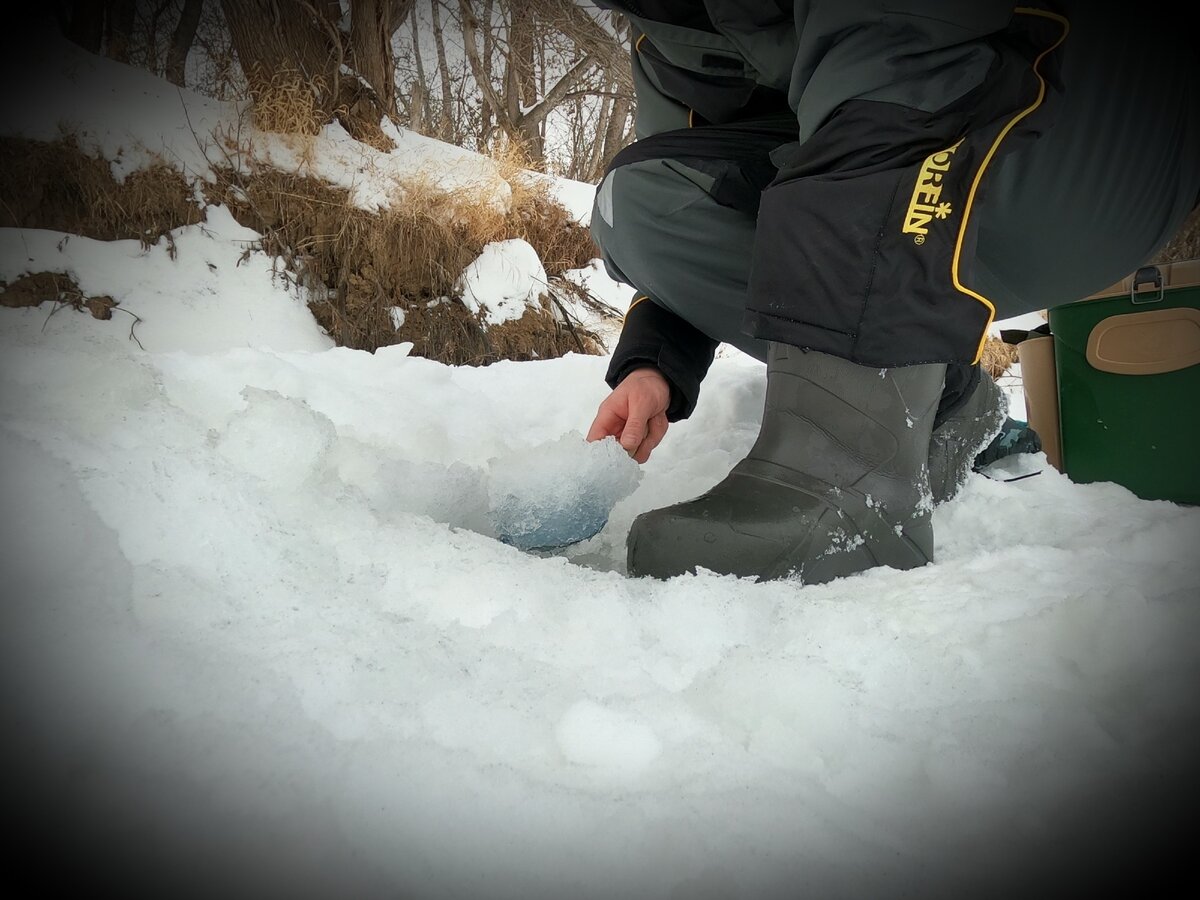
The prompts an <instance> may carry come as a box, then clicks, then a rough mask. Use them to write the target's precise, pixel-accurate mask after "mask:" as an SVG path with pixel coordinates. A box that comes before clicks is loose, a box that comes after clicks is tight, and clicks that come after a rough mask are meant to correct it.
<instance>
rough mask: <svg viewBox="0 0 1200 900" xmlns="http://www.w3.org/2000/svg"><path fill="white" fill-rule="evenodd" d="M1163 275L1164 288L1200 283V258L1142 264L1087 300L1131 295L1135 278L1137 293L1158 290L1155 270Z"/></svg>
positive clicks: (1086, 298)
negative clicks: (1149, 264)
mask: <svg viewBox="0 0 1200 900" xmlns="http://www.w3.org/2000/svg"><path fill="white" fill-rule="evenodd" d="M1155 269H1157V270H1158V272H1159V273H1160V274H1161V275H1162V285H1161V287H1163V288H1179V287H1191V286H1192V285H1196V284H1200V259H1183V260H1180V261H1179V262H1173V263H1158V264H1157V265H1152V266H1142V267H1141V268H1140V269H1138V270H1137V271H1136V272H1134V273H1133V274H1131V275H1127V276H1126V277H1125V278H1122V279H1121V280H1120V281H1118V282H1117V283H1116V284H1114V285H1112V286H1111V287H1106V288H1105V289H1104V290H1102V291H1097V292H1096V293H1094V294H1091V295H1090V296H1088V297H1085V298H1084V299H1085V300H1101V299H1103V298H1106V297H1118V296H1129V294H1130V292H1131V291H1132V290H1133V282H1134V279H1135V278H1136V279H1137V283H1138V284H1137V293H1138V294H1149V293H1152V292H1157V291H1158V290H1159V287H1160V285H1158V284H1157V283H1156V279H1155V276H1154V270H1155Z"/></svg>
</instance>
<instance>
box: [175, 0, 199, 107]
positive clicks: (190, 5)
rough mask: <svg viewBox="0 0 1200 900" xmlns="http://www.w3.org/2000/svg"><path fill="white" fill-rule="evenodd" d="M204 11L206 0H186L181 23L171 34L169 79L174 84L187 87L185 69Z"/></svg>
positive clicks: (180, 18) (180, 19)
mask: <svg viewBox="0 0 1200 900" xmlns="http://www.w3.org/2000/svg"><path fill="white" fill-rule="evenodd" d="M203 11H204V0H185V2H184V4H183V12H182V13H180V16H179V24H177V25H176V26H175V31H174V33H172V35H171V47H170V49H169V50H168V51H167V71H166V75H167V79H168V80H169V81H171V82H172V83H173V84H177V85H179V86H180V87H185V86H186V85H185V81H186V78H185V71H186V68H187V57H188V51H190V50H191V49H192V42H193V41H194V40H195V39H196V29H197V28H198V27H199V25H200V14H201V13H202V12H203Z"/></svg>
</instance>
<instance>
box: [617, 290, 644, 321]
mask: <svg viewBox="0 0 1200 900" xmlns="http://www.w3.org/2000/svg"><path fill="white" fill-rule="evenodd" d="M649 299H650V298H649V297H647V296H646V295H645V294H642V295H641V296H640V297H635V298H634V301H633V302H632V303H630V304H629V309H627V310H625V315H623V316H621V328H624V327H625V320H626V319H628V318H629V314H630V313H631V312H633V308H634V307H635V306H637V305H638V304H639V303H641V302H642V301H643V300H649Z"/></svg>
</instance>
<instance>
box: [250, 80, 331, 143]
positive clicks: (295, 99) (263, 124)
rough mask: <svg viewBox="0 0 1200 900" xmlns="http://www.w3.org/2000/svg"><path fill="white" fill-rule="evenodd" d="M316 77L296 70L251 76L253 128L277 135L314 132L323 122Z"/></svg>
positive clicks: (321, 91)
mask: <svg viewBox="0 0 1200 900" xmlns="http://www.w3.org/2000/svg"><path fill="white" fill-rule="evenodd" d="M324 93H325V85H324V79H322V78H321V77H320V76H317V77H316V78H312V79H306V78H305V77H304V76H302V75H301V74H300V73H299V72H296V71H282V72H276V73H274V74H273V75H272V76H271V77H270V78H255V79H253V86H252V87H251V89H250V101H251V106H250V110H251V114H252V117H253V122H254V125H255V127H256V128H258V129H259V130H261V131H273V132H277V133H279V134H307V135H315V134H317V133H319V132H320V130H321V127H322V126H323V125H324V124H325V114H324V112H323V111H322V109H321V96H322V95H323V94H324Z"/></svg>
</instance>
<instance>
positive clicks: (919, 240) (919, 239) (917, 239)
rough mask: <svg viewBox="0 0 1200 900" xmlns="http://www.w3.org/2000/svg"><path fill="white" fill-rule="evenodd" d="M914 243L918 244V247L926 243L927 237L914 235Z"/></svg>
mask: <svg viewBox="0 0 1200 900" xmlns="http://www.w3.org/2000/svg"><path fill="white" fill-rule="evenodd" d="M913 243H914V244H917V245H921V244H923V243H925V235H923V234H915V235H913Z"/></svg>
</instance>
